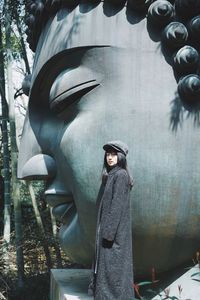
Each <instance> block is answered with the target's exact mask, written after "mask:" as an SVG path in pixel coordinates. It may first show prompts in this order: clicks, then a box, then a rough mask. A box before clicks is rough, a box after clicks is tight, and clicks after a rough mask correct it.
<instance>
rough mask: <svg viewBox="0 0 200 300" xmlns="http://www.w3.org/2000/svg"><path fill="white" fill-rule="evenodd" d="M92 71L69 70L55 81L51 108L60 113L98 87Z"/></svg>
mask: <svg viewBox="0 0 200 300" xmlns="http://www.w3.org/2000/svg"><path fill="white" fill-rule="evenodd" d="M98 85H99V83H98V82H97V80H96V79H95V78H94V74H93V73H92V71H91V70H89V69H87V68H85V67H78V68H75V69H67V70H65V71H63V72H62V73H60V74H59V75H58V76H57V78H56V79H55V81H54V83H53V85H52V87H51V90H50V95H49V101H50V108H51V110H52V111H54V112H55V113H60V112H62V111H63V110H64V109H66V108H67V107H68V106H69V105H71V104H72V103H74V102H76V101H78V100H80V99H81V97H82V96H84V95H85V94H86V93H88V92H89V91H91V90H92V89H94V88H95V87H96V86H98Z"/></svg>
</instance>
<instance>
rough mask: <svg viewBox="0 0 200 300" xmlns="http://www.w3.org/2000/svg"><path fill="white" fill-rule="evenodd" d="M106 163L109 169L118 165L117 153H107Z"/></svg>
mask: <svg viewBox="0 0 200 300" xmlns="http://www.w3.org/2000/svg"><path fill="white" fill-rule="evenodd" d="M106 162H107V164H108V166H109V167H113V166H115V165H116V164H117V153H116V152H115V151H109V152H106Z"/></svg>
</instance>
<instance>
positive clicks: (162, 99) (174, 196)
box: [18, 0, 200, 275]
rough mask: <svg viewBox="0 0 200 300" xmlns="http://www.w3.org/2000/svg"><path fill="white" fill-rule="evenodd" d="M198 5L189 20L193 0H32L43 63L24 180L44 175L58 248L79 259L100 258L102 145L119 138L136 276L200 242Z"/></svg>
mask: <svg viewBox="0 0 200 300" xmlns="http://www.w3.org/2000/svg"><path fill="white" fill-rule="evenodd" d="M195 1H196V2H195V3H197V6H196V10H195V12H196V13H195V12H194V11H193V10H191V11H190V16H189V18H186V17H185V13H183V11H184V12H185V10H186V9H187V5H186V4H187V0H185V1H182V3H183V6H181V1H175V3H174V1H170V2H168V1H165V0H157V1H156V4H155V3H154V2H153V1H147V0H146V1H145V0H144V1H140V4H139V2H138V1H132V0H129V1H128V2H125V1H117V3H116V2H115V1H105V2H99V1H82V2H81V3H79V1H72V0H71V1H45V2H42V1H37V2H35V3H32V2H31V1H30V3H29V4H30V5H29V18H28V24H29V29H28V31H27V32H28V34H29V37H28V39H29V42H30V46H31V48H32V49H33V50H35V61H34V68H33V73H32V77H31V86H30V95H29V108H28V113H27V116H26V120H25V124H24V130H23V135H22V139H21V146H20V152H19V165H18V176H19V178H25V179H27V178H33V179H34V178H36V179H37V178H45V179H47V183H48V186H47V190H46V192H45V195H46V199H47V202H48V203H49V204H50V205H52V206H53V207H54V214H55V215H56V217H57V218H59V219H60V220H62V221H63V223H64V224H63V226H62V228H61V230H60V241H61V245H62V247H63V248H64V250H65V251H66V253H67V254H68V255H69V256H70V257H71V258H72V259H74V260H75V261H77V262H82V263H91V261H92V256H93V251H94V249H93V247H94V234H95V222H96V220H95V200H96V196H97V192H98V189H99V186H100V180H101V168H102V165H103V150H102V145H103V144H105V142H107V141H108V140H113V139H122V140H123V141H124V142H126V143H127V144H128V145H129V148H130V153H129V157H128V164H129V165H130V169H131V171H132V173H133V175H134V178H135V189H134V190H133V192H132V194H131V197H132V198H131V199H132V216H133V238H134V265H135V267H136V274H138V275H144V274H148V273H149V272H150V269H151V267H152V266H154V267H155V268H156V270H157V271H165V270H167V269H170V268H173V267H175V266H176V265H179V264H181V263H183V262H185V261H187V260H190V259H192V257H193V255H194V254H195V252H196V251H197V250H198V249H199V244H200V235H199V214H200V201H199V182H200V158H199V145H200V135H199V106H200V104H199V103H200V97H199V96H200V80H199V75H198V69H199V67H198V60H199V57H198V55H199V52H198V49H199V39H198V38H197V36H198V35H196V32H198V30H199V27H198V24H199V22H198V17H196V16H197V15H198V13H199V10H198V8H199V6H198V5H200V4H199V3H200V2H199V1H198V0H195ZM188 3H189V2H188ZM195 5H196V4H195ZM177 11H178V13H177ZM146 15H147V18H146ZM181 16H183V17H182V18H181ZM152 20H153V21H152ZM161 20H164V21H161ZM185 45H186V46H190V48H188V47H187V48H182V47H184V46H185ZM180 49H181V50H180ZM190 68H192V74H190V71H189V72H188V69H189V70H191V69H190ZM177 86H178V89H177Z"/></svg>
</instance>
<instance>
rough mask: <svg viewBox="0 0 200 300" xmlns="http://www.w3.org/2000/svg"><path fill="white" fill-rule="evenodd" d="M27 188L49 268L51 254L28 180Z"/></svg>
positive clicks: (49, 267)
mask: <svg viewBox="0 0 200 300" xmlns="http://www.w3.org/2000/svg"><path fill="white" fill-rule="evenodd" d="M28 189H29V193H30V196H31V200H32V205H33V210H34V213H35V218H36V221H37V225H38V229H39V234H40V238H41V241H42V242H43V248H44V253H45V256H46V262H47V268H48V270H50V269H51V255H50V252H49V248H48V240H47V238H46V234H45V230H44V226H43V223H42V218H41V216H40V212H39V209H38V206H37V201H36V197H35V193H34V189H33V186H32V184H31V183H30V182H28Z"/></svg>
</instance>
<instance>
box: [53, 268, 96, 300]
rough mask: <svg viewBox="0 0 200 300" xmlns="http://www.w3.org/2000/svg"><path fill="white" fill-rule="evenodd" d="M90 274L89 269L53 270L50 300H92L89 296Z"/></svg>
mask: <svg viewBox="0 0 200 300" xmlns="http://www.w3.org/2000/svg"><path fill="white" fill-rule="evenodd" d="M90 272H91V271H90V270H87V269H68V270H66V269H65V270H62V269H60V270H59V269H55V270H51V287H50V300H92V299H93V297H91V296H88V294H87V289H88V284H89V278H90Z"/></svg>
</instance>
